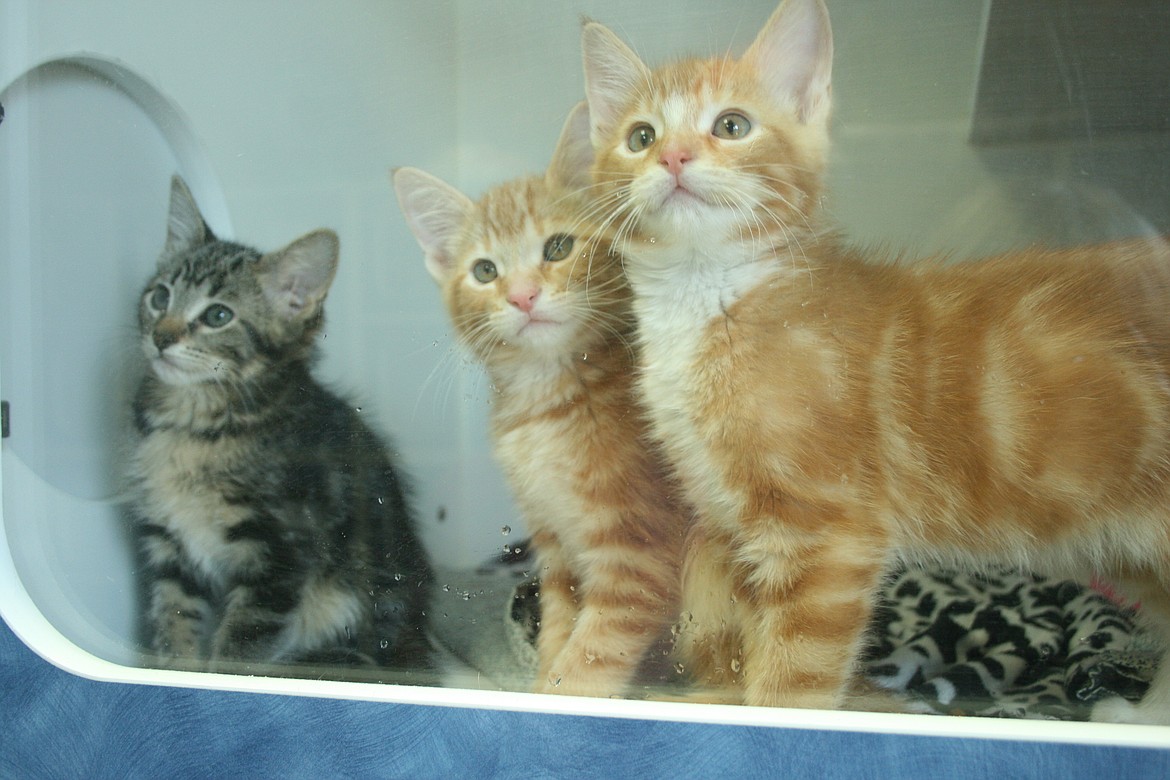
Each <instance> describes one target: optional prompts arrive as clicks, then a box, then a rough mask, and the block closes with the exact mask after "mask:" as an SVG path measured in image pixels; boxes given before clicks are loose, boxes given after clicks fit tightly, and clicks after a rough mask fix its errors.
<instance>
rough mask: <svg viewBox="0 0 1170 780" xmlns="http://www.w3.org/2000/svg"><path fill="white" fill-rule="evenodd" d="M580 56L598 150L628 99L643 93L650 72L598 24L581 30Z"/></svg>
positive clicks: (608, 30)
mask: <svg viewBox="0 0 1170 780" xmlns="http://www.w3.org/2000/svg"><path fill="white" fill-rule="evenodd" d="M581 53H582V57H583V59H584V62H585V96H586V97H587V98H588V100H589V116H590V119H591V121H592V123H593V145H594V147H597V148H600V144H601V141H602V139H603V138H604V137H605V136H606V135H607V134H608V133H609V132H610V131H611V130H612V128H613V126H614V124H616V123H617V122H618V120H620V119H621V118H622V113H623V112H624V111H625V108H626V104H627V102H628V101H629V99H630V96H631V95H636V94H639V93H640V92H641V91H642V88H643V85H644V84H645V83H646V81H647V80H648V79H649V78H650V69H649V68H647V67H646V65H645V63H643V62H642V60H641V59H639V58H638V55H637V54H635V53H634V51H633V49H631V48H630V47H629V46H627V45H626V44H625V43H623V42H622V39H621V38H618V37H617V36H616V35H614V34H613V32H611V31H610V29H609V28H608V27H606V26H605V25H603V24H598V23H597V22H591V21H586V22H585V26H584V27H583V28H582V30H581Z"/></svg>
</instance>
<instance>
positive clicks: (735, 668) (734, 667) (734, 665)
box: [731, 658, 740, 674]
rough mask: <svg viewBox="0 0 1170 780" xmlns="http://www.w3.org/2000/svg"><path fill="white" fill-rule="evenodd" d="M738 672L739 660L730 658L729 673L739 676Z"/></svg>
mask: <svg viewBox="0 0 1170 780" xmlns="http://www.w3.org/2000/svg"><path fill="white" fill-rule="evenodd" d="M739 670H740V663H739V659H738V658H732V659H731V671H732V672H734V673H735V674H739Z"/></svg>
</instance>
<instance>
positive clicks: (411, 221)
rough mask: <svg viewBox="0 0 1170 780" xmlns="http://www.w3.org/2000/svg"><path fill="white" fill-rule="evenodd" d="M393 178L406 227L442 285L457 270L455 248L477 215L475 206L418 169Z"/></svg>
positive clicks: (397, 173) (400, 171)
mask: <svg viewBox="0 0 1170 780" xmlns="http://www.w3.org/2000/svg"><path fill="white" fill-rule="evenodd" d="M392 178H393V181H394V192H395V194H396V195H397V196H398V205H399V207H401V209H402V214H403V216H405V217H406V224H407V226H408V227H409V228H410V232H412V233H413V234H414V237H415V239H416V240H417V241H418V243H419V246H421V247H422V250H423V254H424V255H425V257H426V265H427V271H429V272H430V274H431V276H432V277H434V279H435V281H438V282H442V281H443V280H444V279H446V278H447V276H448V275H449V274H450V273H451V271H452V270H453V268H454V265H455V257H454V255H453V254H452V252H453V251H454V250H453V245H454V242H455V239H456V238H458V236H459V234H460V232H461V231H462V230H463V225H464V224H465V223H466V221H467V220H468V219H469V218H470V217H472V216H473V215H474V213H475V204H474V203H472V202H471V199H470V198H468V197H467V196H466V195H464V194H463V193H462V192H460V191H459V190H457V189H455V188H454V187H452V186H451V185H450V184H447V183H446V182H444V181H443V180H442V179H439V178H437V177H435V176H432V175H430V174H429V173H426V172H425V171H421V170H419V169H418V168H398V169H396V170H395V171H394V172H393V177H392Z"/></svg>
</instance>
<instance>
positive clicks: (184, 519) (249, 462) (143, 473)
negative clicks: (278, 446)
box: [135, 430, 259, 582]
mask: <svg viewBox="0 0 1170 780" xmlns="http://www.w3.org/2000/svg"><path fill="white" fill-rule="evenodd" d="M258 457H259V451H258V448H257V446H256V445H255V442H254V441H253V440H252V439H251V438H247V437H227V436H224V437H220V438H218V439H214V440H212V439H202V438H199V437H197V436H192V435H191V434H190V433H188V432H186V431H181V430H158V431H154V432H152V433H150V434H148V435H147V436H146V437H145V438H144V439H143V441H142V442H141V443H140V444H139V447H138V452H137V457H136V459H135V460H136V463H135V466H136V468H135V474H136V477H137V479H136V482H137V486H138V496H137V503H138V511H139V513H140V514H141V515H142V516H143V517H144V518H147V519H149V520H150V522H152V523H154V524H156V525H159V526H160V527H162V528H165V529H166V530H167V531H169V532H170V533H172V534H173V535H174V536H175V537H176V538H177V539H178V540H179V541H180V543H181V544H182V547H183V550H184V553H185V554H186V556H187V557H188V559H189V560H190V562H191V563H193V564H194V565H195V566H196V568H197V569H198V570H199V571H200V572H201V573H202V574H203V575H204V576H206V577H208V579H209V580H210V581H212V582H219V581H220V580H221V575H222V574H223V573H224V571H225V569H226V568H230V566H231V564H232V562H233V560H234V558H235V557H236V556H235V554H234V551H233V545H232V544H231V543H230V542H229V541H228V538H227V531H228V530H229V529H230V528H231V527H232V526H233V525H235V524H236V523H238V522H240V521H241V520H242V519H244V518H245V517H246V516H247V510H246V508H245V507H243V506H241V505H240V504H239V503H238V502H232V501H231V500H230V499H229V497H228V495H227V494H226V488H227V486H228V485H235V486H236V489H237V490H240V489H244V490H246V489H247V488H246V487H245V485H246V482H244V480H243V479H242V476H243V475H246V474H248V473H250V472H251V471H252V470H253V468H254V464H255V462H256V461H257V458H258Z"/></svg>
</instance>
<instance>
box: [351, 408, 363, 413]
mask: <svg viewBox="0 0 1170 780" xmlns="http://www.w3.org/2000/svg"><path fill="white" fill-rule="evenodd" d="M353 410H354V411H355V412H357V413H358V414H361V413H362V408H361V407H360V406H355V407H354V408H353Z"/></svg>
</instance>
